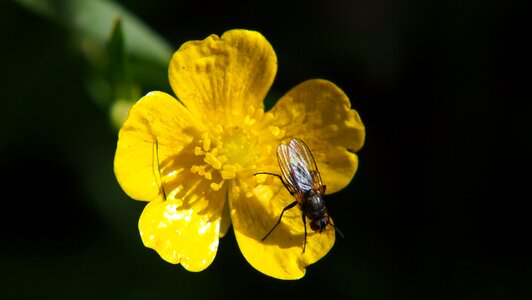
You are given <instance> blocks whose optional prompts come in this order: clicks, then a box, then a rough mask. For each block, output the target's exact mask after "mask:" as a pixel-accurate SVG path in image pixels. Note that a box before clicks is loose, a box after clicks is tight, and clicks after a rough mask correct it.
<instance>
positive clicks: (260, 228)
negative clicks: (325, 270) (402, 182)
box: [229, 175, 335, 279]
mask: <svg viewBox="0 0 532 300" xmlns="http://www.w3.org/2000/svg"><path fill="white" fill-rule="evenodd" d="M263 176H266V175H263ZM229 199H230V201H231V202H230V204H231V220H232V222H233V228H234V231H235V236H236V239H237V242H238V246H239V247H240V251H242V254H243V255H244V257H245V258H246V260H247V261H248V262H249V263H250V264H251V265H252V266H253V267H254V268H255V269H257V270H258V271H260V272H262V273H264V274H266V275H268V276H271V277H275V278H279V279H299V278H301V277H303V276H304V275H305V271H306V267H307V266H308V265H310V264H313V263H315V262H316V261H318V260H319V259H320V258H322V257H323V256H324V255H325V254H327V252H329V250H330V249H331V247H332V246H333V244H334V239H335V235H334V229H333V228H332V227H330V226H328V227H327V228H326V230H324V231H323V232H321V233H316V232H314V231H312V230H311V229H310V226H309V224H308V223H309V222H308V220H307V233H308V235H307V244H306V250H305V252H304V253H303V243H304V227H303V221H302V217H301V214H302V213H301V210H300V209H299V208H298V207H297V206H295V207H293V208H291V209H289V210H287V211H286V212H285V213H284V215H283V218H282V221H281V223H280V224H279V226H277V227H276V228H275V230H274V231H273V232H272V233H271V234H270V235H269V236H268V237H267V238H266V239H265V240H264V241H261V239H262V238H263V237H264V236H265V235H266V234H267V233H268V232H269V231H270V229H272V227H273V226H274V225H275V223H276V222H277V220H278V219H279V216H280V214H281V211H282V210H283V208H284V207H286V206H287V205H289V204H290V203H292V202H293V201H294V198H293V197H292V196H290V194H289V193H288V192H287V191H286V189H285V188H284V187H283V186H282V184H275V185H272V186H266V185H259V186H257V187H256V188H255V189H254V193H253V195H246V193H243V192H241V193H239V194H230V198H229Z"/></svg>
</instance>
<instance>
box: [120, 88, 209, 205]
mask: <svg viewBox="0 0 532 300" xmlns="http://www.w3.org/2000/svg"><path fill="white" fill-rule="evenodd" d="M194 124H195V123H194V122H193V121H192V119H191V118H190V113H189V112H188V110H187V109H186V108H185V107H184V106H183V105H182V104H181V103H179V102H178V101H177V100H176V99H175V98H173V97H172V96H170V95H168V94H165V93H163V92H151V93H149V94H147V95H146V96H144V97H143V98H141V99H140V100H139V101H138V102H137V103H136V104H135V105H134V106H133V107H132V108H131V110H130V111H129V115H128V118H127V119H126V121H125V122H124V125H123V126H122V128H121V129H120V132H119V135H118V143H117V147H116V153H115V161H114V171H115V175H116V178H117V180H118V182H119V184H120V186H121V187H122V189H123V190H124V191H125V192H126V193H127V194H128V195H129V196H130V197H131V198H133V199H136V200H144V201H151V200H153V199H155V198H156V197H157V196H160V195H162V192H161V191H162V188H161V186H162V185H161V180H160V179H161V176H160V175H159V168H160V164H163V163H164V162H165V161H167V158H168V157H169V156H170V155H173V154H176V153H179V152H180V151H181V150H182V149H183V148H184V147H185V146H186V145H187V144H188V143H190V141H191V140H192V138H193V137H194V136H199V133H198V132H199V131H198V130H199V129H197V128H198V126H200V125H197V126H196V125H194ZM156 139H157V141H158V144H159V147H156V142H155V141H156ZM157 148H158V149H157ZM192 155H193V154H192V153H191V154H190V156H192Z"/></svg>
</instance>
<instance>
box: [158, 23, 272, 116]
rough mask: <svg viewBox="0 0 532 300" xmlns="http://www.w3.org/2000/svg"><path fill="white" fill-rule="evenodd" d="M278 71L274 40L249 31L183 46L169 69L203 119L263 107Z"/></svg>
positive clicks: (176, 88) (174, 84)
mask: <svg viewBox="0 0 532 300" xmlns="http://www.w3.org/2000/svg"><path fill="white" fill-rule="evenodd" d="M276 72H277V57H276V56H275V52H274V51H273V48H272V47H271V45H270V43H269V42H268V41H267V40H266V39H265V38H264V37H263V36H262V35H261V34H260V33H258V32H255V31H248V30H230V31H227V32H225V33H224V34H223V35H222V37H221V38H220V37H218V36H216V35H211V36H209V37H207V38H206V39H205V40H202V41H189V42H187V43H185V44H183V45H182V46H181V47H180V48H179V50H177V52H176V53H175V54H174V56H173V57H172V60H171V62H170V66H169V71H168V73H169V77H170V85H171V86H172V89H173V91H174V92H175V94H176V95H177V97H178V98H179V100H180V101H182V102H183V103H184V104H185V106H187V107H188V108H189V109H190V111H191V112H193V113H194V114H196V115H197V116H198V117H199V118H205V120H212V118H225V119H226V120H231V119H232V118H234V115H239V114H240V115H241V114H243V112H245V110H246V109H247V108H248V107H249V105H253V106H255V107H262V101H263V99H264V97H265V96H266V93H267V92H268V90H269V88H270V86H271V84H272V82H273V79H274V77H275V73H276Z"/></svg>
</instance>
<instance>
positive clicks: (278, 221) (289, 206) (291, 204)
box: [261, 201, 306, 241]
mask: <svg viewBox="0 0 532 300" xmlns="http://www.w3.org/2000/svg"><path fill="white" fill-rule="evenodd" d="M296 204H297V201H294V202H292V203H290V205H288V206H287V207H285V208H283V211H282V212H281V216H280V217H279V220H277V223H276V224H275V226H273V228H272V229H271V230H270V231H269V232H268V233H267V234H266V235H265V236H264V237H263V238H262V240H261V241H264V240H265V239H266V238H267V237H268V236H269V235H270V233H272V231H273V230H274V229H275V227H277V225H279V223H281V219H282V218H283V214H284V212H285V211H286V210H287V209H290V208H292V207H294V206H296ZM303 217H304V216H303ZM305 230H306V228H305Z"/></svg>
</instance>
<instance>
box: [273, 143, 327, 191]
mask: <svg viewBox="0 0 532 300" xmlns="http://www.w3.org/2000/svg"><path fill="white" fill-rule="evenodd" d="M277 160H278V162H279V167H280V168H281V172H282V173H283V177H284V178H285V180H286V181H287V185H288V187H289V190H290V192H291V193H293V194H297V195H303V194H304V193H306V192H307V191H309V190H311V189H314V190H318V191H322V190H321V189H322V183H321V177H320V174H319V172H318V168H317V166H316V162H315V161H314V158H313V157H312V153H311V152H310V150H309V148H308V147H307V145H305V143H304V142H303V141H302V140H300V139H292V140H291V141H290V143H289V144H288V145H285V144H281V145H279V147H277Z"/></svg>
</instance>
